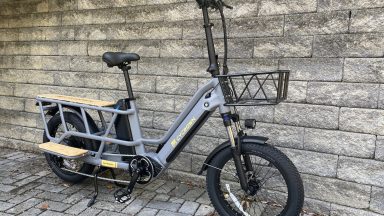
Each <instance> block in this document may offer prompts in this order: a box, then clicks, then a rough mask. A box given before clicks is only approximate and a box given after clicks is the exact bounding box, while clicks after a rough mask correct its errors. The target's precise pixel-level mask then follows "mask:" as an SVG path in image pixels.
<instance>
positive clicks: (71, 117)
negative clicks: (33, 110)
mask: <svg viewBox="0 0 384 216" xmlns="http://www.w3.org/2000/svg"><path fill="white" fill-rule="evenodd" d="M64 119H65V122H66V125H67V128H68V130H69V131H78V132H85V126H84V123H83V121H82V119H81V118H80V117H79V116H77V115H76V114H75V113H73V112H64ZM48 130H49V134H50V135H51V136H52V137H56V138H59V137H60V136H61V135H62V134H63V133H64V128H63V124H62V122H61V118H60V114H59V113H57V114H56V115H54V116H53V117H52V118H51V119H50V120H49V122H48ZM43 139H44V142H49V139H48V137H47V136H46V134H45V133H44V138H43ZM60 144H63V145H68V146H71V147H75V148H81V149H87V150H92V145H93V141H92V140H89V139H84V138H80V137H73V136H71V137H68V138H65V139H64V140H63V142H61V143H60ZM44 154H45V158H46V160H47V162H48V165H49V166H50V167H51V169H52V171H53V172H54V173H55V174H56V175H57V176H59V177H60V178H61V179H63V180H64V181H67V182H71V183H79V182H81V181H83V180H84V179H85V178H87V177H86V176H83V175H79V174H75V173H72V172H68V171H66V170H64V169H67V170H71V171H76V172H81V173H86V174H91V173H92V172H93V170H94V166H93V165H90V164H86V163H84V162H83V161H81V159H66V158H62V157H59V156H56V155H52V154H49V153H44Z"/></svg>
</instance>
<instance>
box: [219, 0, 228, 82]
mask: <svg viewBox="0 0 384 216" xmlns="http://www.w3.org/2000/svg"><path fill="white" fill-rule="evenodd" d="M219 2H220V3H219V4H218V8H219V11H220V16H221V21H222V24H223V32H224V60H223V75H227V74H228V65H227V61H228V35H227V24H226V21H225V16H224V9H223V7H224V3H223V2H222V1H219Z"/></svg>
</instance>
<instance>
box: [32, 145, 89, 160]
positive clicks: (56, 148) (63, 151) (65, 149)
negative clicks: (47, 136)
mask: <svg viewBox="0 0 384 216" xmlns="http://www.w3.org/2000/svg"><path fill="white" fill-rule="evenodd" d="M39 148H40V149H42V150H43V151H45V152H49V153H53V154H56V155H60V156H64V157H68V158H77V157H82V156H85V155H86V154H87V153H88V150H84V149H79V148H74V147H70V146H66V145H62V144H57V143H53V142H47V143H43V144H40V145H39Z"/></svg>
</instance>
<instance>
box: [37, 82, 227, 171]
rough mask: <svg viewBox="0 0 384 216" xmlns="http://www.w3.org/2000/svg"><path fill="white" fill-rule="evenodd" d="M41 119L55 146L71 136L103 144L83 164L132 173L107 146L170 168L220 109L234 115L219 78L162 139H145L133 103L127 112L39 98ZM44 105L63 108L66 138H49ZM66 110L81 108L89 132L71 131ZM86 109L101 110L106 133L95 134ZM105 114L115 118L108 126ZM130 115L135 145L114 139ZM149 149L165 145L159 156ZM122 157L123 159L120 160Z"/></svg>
mask: <svg viewBox="0 0 384 216" xmlns="http://www.w3.org/2000/svg"><path fill="white" fill-rule="evenodd" d="M36 100H37V102H38V104H39V107H40V111H41V115H42V118H43V122H44V126H45V132H46V136H47V137H48V138H49V140H50V141H52V142H55V143H60V142H62V141H63V140H64V139H65V138H66V137H68V136H77V137H82V138H88V139H92V140H98V141H100V142H101V143H100V147H99V149H98V151H97V152H95V151H89V155H87V156H86V157H84V158H83V160H84V161H85V162H87V163H89V164H93V165H102V162H103V160H105V159H109V160H110V161H113V162H114V163H115V167H114V168H121V169H128V168H129V164H128V163H127V162H123V161H121V156H123V155H120V154H111V153H106V152H104V151H105V150H104V149H105V148H104V147H105V145H106V142H111V143H114V144H118V145H123V146H135V150H136V155H141V156H146V157H151V158H152V159H155V160H156V161H157V162H158V163H159V164H160V165H161V166H163V168H164V167H168V165H169V164H170V163H171V162H172V161H173V160H174V159H175V158H176V156H177V155H178V154H179V153H180V152H181V151H182V150H183V148H184V147H185V145H186V144H188V142H189V140H190V139H191V138H192V137H193V135H194V134H195V133H196V132H197V131H198V130H199V129H200V127H201V126H202V125H203V124H204V123H205V121H206V120H207V118H208V117H209V116H210V115H211V114H212V113H213V112H214V111H215V110H216V109H217V108H219V111H220V113H221V114H224V113H229V112H231V109H230V107H228V106H225V105H224V104H225V99H224V95H223V92H222V89H221V86H220V84H219V80H218V78H215V77H214V78H212V79H211V80H210V81H209V82H208V83H207V84H205V85H204V86H202V87H201V88H200V89H199V90H198V91H197V92H196V93H195V94H194V96H193V97H192V99H191V100H190V102H189V103H188V104H187V106H186V107H185V108H184V110H183V111H182V112H181V114H180V115H179V116H178V117H177V119H176V120H175V122H174V123H173V125H172V126H171V128H170V129H169V130H168V131H167V132H166V134H165V135H164V137H162V138H161V139H145V138H143V136H142V132H141V126H140V122H139V116H138V110H137V106H136V102H135V100H130V101H129V102H130V108H129V109H127V110H120V109H118V108H107V107H95V106H89V105H84V104H78V103H73V102H67V101H61V100H55V99H48V98H42V97H37V98H36ZM44 102H47V103H55V104H57V106H58V108H59V113H60V116H61V121H62V123H63V125H64V133H63V135H62V136H60V137H58V138H55V137H52V136H51V135H50V134H49V131H48V126H47V120H46V118H45V114H44V111H45V110H47V109H49V107H48V106H44V105H43V104H45V103H44ZM64 107H77V108H79V109H80V110H81V112H80V114H79V116H80V117H81V118H82V120H83V122H84V125H85V128H86V132H85V133H82V132H77V131H69V130H68V128H67V127H66V124H65V119H64V114H63V112H64V111H63V108H64ZM84 109H91V110H97V111H98V112H99V115H100V118H101V122H102V125H103V128H104V131H101V132H97V133H91V131H90V127H89V123H88V120H87V115H86V112H85V111H84ZM102 111H104V112H109V113H112V114H113V115H112V118H111V120H110V122H109V124H107V123H106V122H105V120H104V118H103V117H102ZM119 114H120V115H128V118H129V122H130V126H131V132H132V136H133V137H132V138H133V141H125V140H118V139H115V138H112V137H110V136H109V135H110V134H111V130H112V127H113V125H114V122H115V120H116V118H117V115H119ZM145 145H154V146H156V145H163V146H162V148H161V150H160V151H159V152H158V153H154V152H148V151H146V149H145ZM119 157H120V159H119Z"/></svg>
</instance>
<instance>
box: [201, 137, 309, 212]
mask: <svg viewBox="0 0 384 216" xmlns="http://www.w3.org/2000/svg"><path fill="white" fill-rule="evenodd" d="M244 153H249V154H252V155H257V156H261V157H263V158H264V157H265V158H268V159H269V160H272V161H270V162H272V163H273V165H274V166H275V167H276V168H277V169H278V170H279V171H280V173H281V175H282V176H283V177H284V179H285V182H286V185H287V188H288V193H289V195H288V197H289V198H288V201H287V204H286V205H287V206H286V209H284V211H285V212H284V213H283V214H282V215H284V216H298V215H299V214H300V212H301V209H302V207H303V202H304V189H303V183H302V180H301V177H300V174H299V172H298V171H297V169H296V167H295V166H294V165H293V163H292V162H291V160H289V158H288V157H287V156H286V155H284V154H283V153H282V152H281V151H279V150H278V149H276V148H274V147H273V146H270V145H268V144H264V145H260V144H256V143H242V154H244ZM231 159H232V152H231V148H230V147H228V148H226V149H223V150H221V151H220V152H219V153H217V154H216V155H215V157H214V158H213V159H212V161H211V163H210V165H211V166H210V167H209V168H208V169H207V176H206V184H207V190H208V195H209V197H210V199H211V202H212V204H213V206H214V207H215V209H216V211H217V212H218V213H219V214H220V215H221V216H233V215H241V214H240V213H238V212H236V211H233V210H232V208H231V207H230V206H229V205H228V203H227V202H226V201H225V200H224V198H223V196H222V195H221V192H220V188H219V187H220V179H219V178H220V170H218V169H216V168H213V167H217V168H223V167H224V166H225V164H226V163H227V162H228V161H229V160H231ZM239 184H240V183H239ZM226 204H227V205H226Z"/></svg>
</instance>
